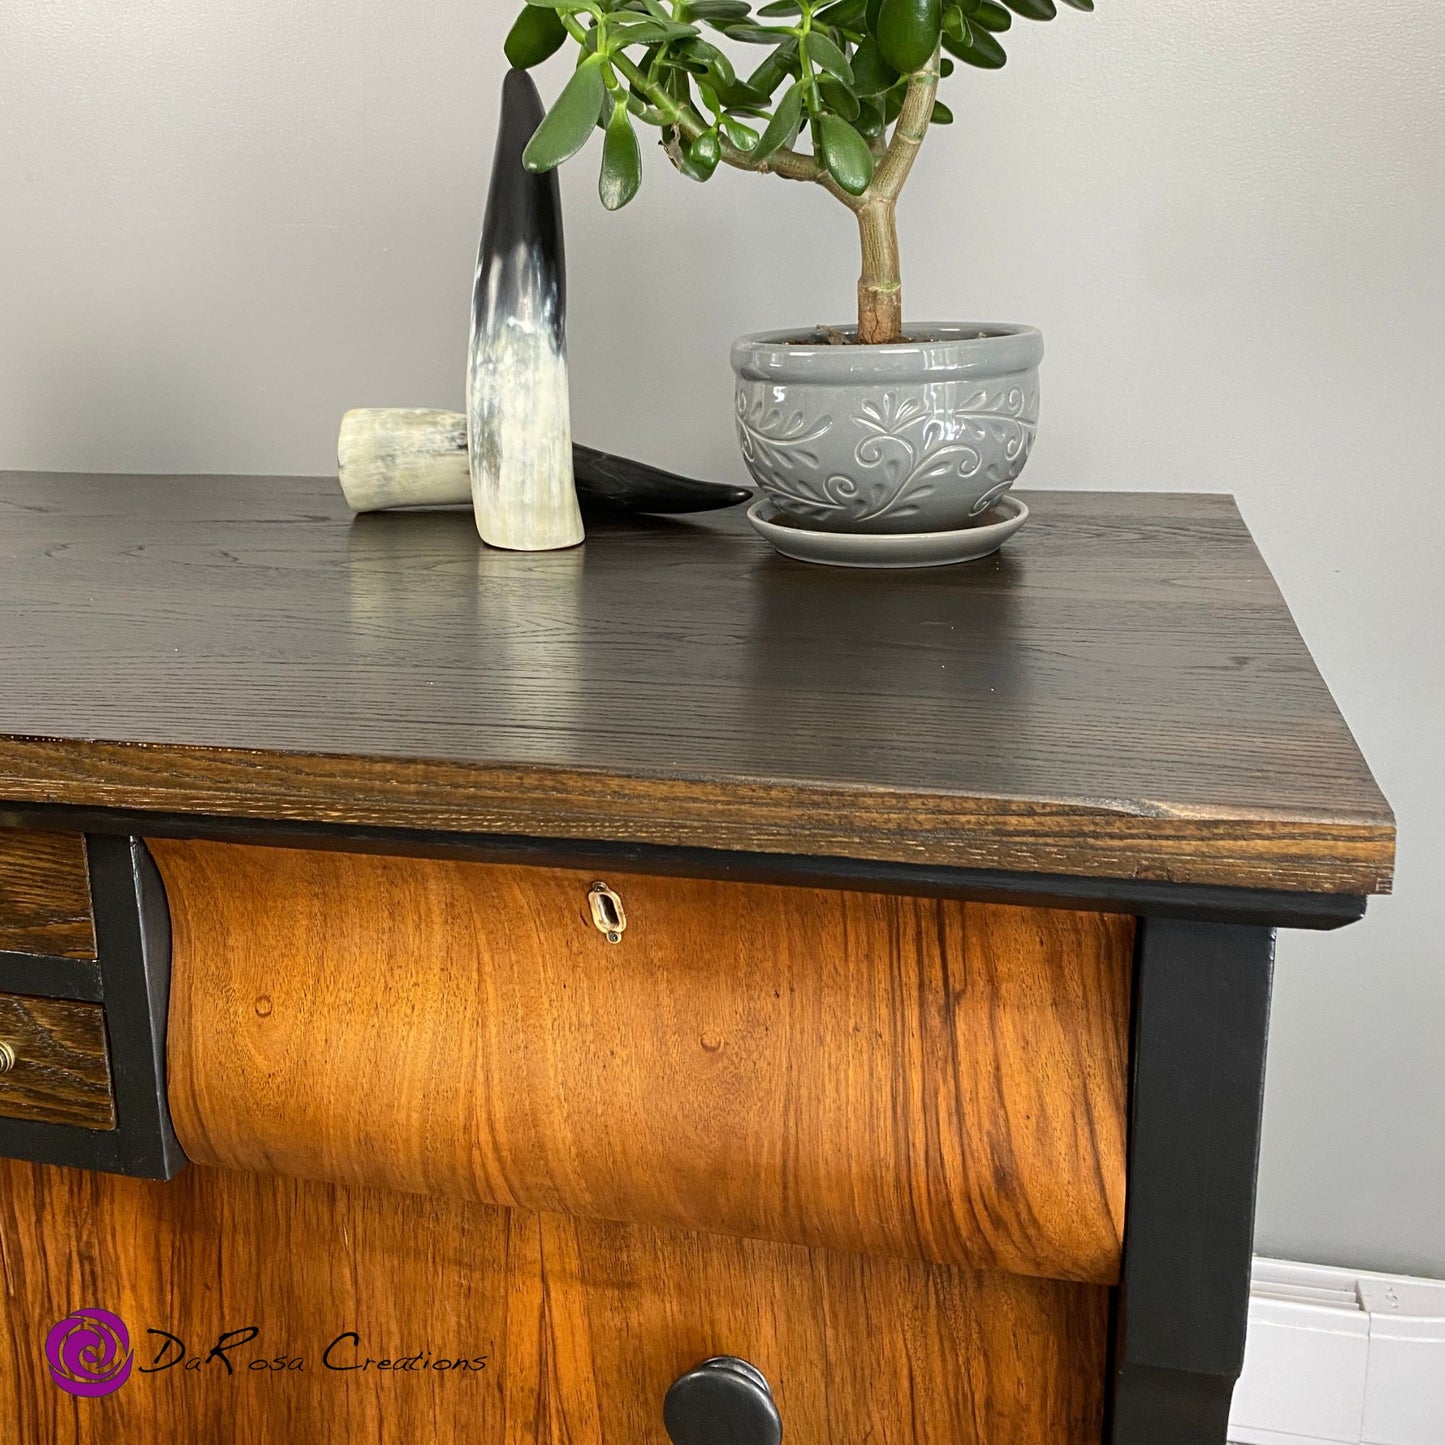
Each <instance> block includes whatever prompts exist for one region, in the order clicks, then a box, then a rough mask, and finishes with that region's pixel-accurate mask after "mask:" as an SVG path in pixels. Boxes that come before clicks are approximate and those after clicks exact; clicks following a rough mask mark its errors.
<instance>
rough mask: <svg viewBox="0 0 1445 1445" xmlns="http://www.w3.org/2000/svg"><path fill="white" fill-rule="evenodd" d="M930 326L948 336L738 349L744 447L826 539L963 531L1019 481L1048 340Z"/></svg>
mask: <svg viewBox="0 0 1445 1445" xmlns="http://www.w3.org/2000/svg"><path fill="white" fill-rule="evenodd" d="M920 330H921V331H924V332H926V333H927V334H928V335H930V336H938V337H941V339H939V340H937V341H928V342H921V343H917V344H913V345H908V346H894V347H821V346H806V345H805V346H787V345H786V344H785V343H784V342H782V341H780V340H779V339H776V338H771V337H750V338H744V339H743V340H742V341H740V342H739V343H738V344H737V346H736V347H735V348H734V353H733V362H734V367H735V369H736V370H737V373H738V390H737V426H738V440H739V443H740V445H741V447H742V452H743V457H744V460H745V461H746V462H747V465H748V470H749V471H750V472H751V473H752V475H753V478H754V479H755V480H756V482H757V483H758V485H759V486H760V487H761V488H762V489H763V491H764V492H765V493H766V494H767V495H768V497H769V498H770V499H771V500H772V501H773V503H774V505H775V506H776V507H777V508H778V510H779V511H780V512H782V513H784V514H785V515H786V516H788V517H791V518H792V519H793V520H794V521H796V522H799V523H801V524H802V525H804V526H807V527H812V528H814V529H818V530H824V531H853V532H920V531H942V530H951V529H954V528H958V527H963V526H967V525H968V524H969V522H970V521H971V520H973V519H975V518H977V517H980V516H982V515H983V514H984V513H985V512H987V511H988V510H989V508H990V507H992V506H993V505H994V503H995V502H996V501H997V500H998V499H999V497H1001V496H1002V495H1003V494H1004V493H1005V492H1007V491H1008V490H1009V488H1010V487H1011V486H1012V485H1013V484H1014V482H1015V481H1016V480H1017V479H1018V477H1019V475H1020V473H1021V472H1022V471H1023V469H1024V466H1025V465H1026V463H1027V462H1028V459H1029V453H1030V452H1031V450H1032V448H1033V443H1034V437H1035V435H1036V433H1037V429H1038V419H1039V379H1038V364H1039V361H1040V360H1041V358H1042V355H1043V342H1042V337H1040V336H1039V334H1038V333H1037V332H1036V331H1032V330H1031V329H1029V328H1017V327H1013V328H1006V327H996V326H995V327H986V326H975V327H941V326H936V325H935V326H926V327H920ZM980 333H983V334H982V335H981V334H980Z"/></svg>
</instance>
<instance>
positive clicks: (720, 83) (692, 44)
mask: <svg viewBox="0 0 1445 1445" xmlns="http://www.w3.org/2000/svg"><path fill="white" fill-rule="evenodd" d="M673 53H674V54H675V55H677V56H679V57H680V58H681V60H682V62H683V63H684V64H685V65H686V66H687V68H688V69H689V70H691V71H693V72H694V73H695V74H699V75H706V76H707V77H708V79H710V80H711V81H712V83H713V85H714V87H715V88H717V89H719V90H726V89H727V88H728V86H730V85H736V84H737V80H738V77H737V72H736V71H735V70H734V69H733V63H732V61H731V60H729V59H728V58H727V56H726V55H725V54H724V53H723V52H722V51H721V50H719V49H718V48H717V46H716V45H710V44H709V43H708V42H707V41H706V40H688V41H685V42H684V43H683V44H681V45H678V46H675V47H674V48H673Z"/></svg>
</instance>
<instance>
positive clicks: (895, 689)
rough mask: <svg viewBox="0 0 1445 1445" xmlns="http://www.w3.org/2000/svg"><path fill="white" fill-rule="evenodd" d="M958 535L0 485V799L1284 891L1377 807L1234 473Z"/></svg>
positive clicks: (1339, 883)
mask: <svg viewBox="0 0 1445 1445" xmlns="http://www.w3.org/2000/svg"><path fill="white" fill-rule="evenodd" d="M1028 496H1029V502H1030V506H1031V507H1032V509H1033V512H1034V520H1033V521H1032V522H1031V523H1030V525H1029V526H1028V527H1027V528H1025V529H1024V531H1023V532H1022V533H1020V535H1019V536H1018V537H1017V538H1016V539H1015V540H1014V541H1012V542H1011V543H1010V544H1009V546H1008V548H1007V549H1006V550H1005V551H1004V553H1003V554H1002V555H1000V556H998V557H996V558H993V559H990V560H988V561H986V562H981V563H978V564H976V565H970V566H967V567H959V568H944V569H938V570H935V571H924V572H913V573H886V574H874V573H868V572H850V571H842V570H835V569H828V568H810V567H808V566H806V565H804V564H801V563H795V562H789V561H786V560H784V559H782V558H779V557H776V556H774V555H773V554H772V553H771V552H770V551H769V550H768V548H767V547H766V545H765V544H764V543H763V542H762V541H761V540H760V539H759V538H757V537H755V536H753V534H752V533H751V532H750V531H749V530H748V529H747V525H746V522H745V520H744V519H742V518H741V517H740V516H736V515H724V516H721V517H718V518H713V519H704V520H700V521H693V522H688V523H679V522H654V523H645V524H640V525H635V526H628V525H621V524H619V525H612V526H607V525H602V526H599V527H598V528H596V529H595V530H594V531H593V533H592V535H591V537H590V539H589V541H588V543H587V545H586V546H585V547H584V548H581V549H578V550H576V551H574V552H570V553H566V554H556V555H549V556H535V555H534V556H527V555H521V554H515V553H501V552H495V551H488V550H484V549H482V548H481V547H480V546H479V545H478V543H477V539H476V537H475V535H474V532H475V529H474V528H473V527H472V526H471V523H470V519H469V518H468V517H467V516H466V515H464V514H460V513H458V514H448V513H438V514H429V515H420V516H377V517H362V518H359V519H356V520H354V521H352V520H349V513H348V509H347V508H346V505H345V502H344V500H343V499H342V497H341V495H340V492H339V489H338V488H337V486H336V484H335V482H334V481H329V480H304V479H295V478H289V479H288V478H279V479H278V478H224V477H222V478H217V477H208V478H207V477H201V478H134V477H132V478H122V477H80V476H71V475H42V474H23V473H14V474H9V475H7V476H5V477H4V478H0V518H3V526H0V675H4V676H5V677H6V679H7V685H6V687H5V688H4V690H3V692H0V800H10V801H12V802H17V803H66V804H73V805H77V806H82V807H87V808H115V809H149V810H155V811H162V812H171V813H178V814H192V815H221V816H225V817H240V818H251V819H259V820H276V819H292V820H302V821H319V822H325V823H337V824H355V825H368V826H379V827H394V828H401V829H439V830H443V831H446V832H451V833H461V832H478V833H512V834H518V835H525V836H532V837H552V838H567V839H584V840H594V841H618V842H624V843H627V842H646V843H653V844H663V845H673V846H681V847H707V848H717V849H722V850H744V851H759V852H772V853H787V854H803V855H807V856H817V857H835V858H843V859H861V860H887V861H898V862H905V863H906V862H918V863H920V864H931V865H955V866H960V867H974V868H1001V869H1010V870H1017V871H1024V872H1044V873H1059V874H1073V875H1076V876H1091V877H1111V878H1143V879H1159V880H1165V881H1174V882H1183V883H1206V884H1224V885H1239V886H1248V887H1262V888H1274V889H1280V890H1295V891H1304V892H1338V893H1354V894H1360V893H1369V892H1376V891H1384V890H1387V889H1388V887H1389V883H1390V877H1391V869H1392V862H1393V856H1394V822H1393V818H1392V816H1391V814H1390V810H1389V808H1388V806H1387V805H1386V803H1385V801H1384V799H1383V798H1382V797H1381V795H1380V793H1379V790H1378V788H1377V787H1376V786H1375V783H1374V781H1373V779H1372V778H1371V776H1370V773H1369V770H1368V768H1367V767H1366V765H1365V763H1364V761H1363V760H1362V758H1361V757H1360V754H1359V751H1358V749H1357V747H1356V746H1355V743H1354V741H1353V739H1352V738H1351V736H1350V734H1349V731H1348V729H1347V727H1346V726H1345V724H1344V722H1343V720H1342V719H1341V718H1340V715H1339V713H1338V711H1337V710H1336V708H1335V706H1334V704H1333V702H1332V701H1331V699H1330V696H1329V693H1328V691H1327V690H1326V688H1325V686H1324V683H1323V682H1322V681H1321V679H1320V677H1319V674H1318V673H1317V671H1316V670H1315V668H1314V665H1313V663H1312V662H1311V660H1310V656H1309V653H1308V652H1307V651H1306V649H1305V646H1304V644H1303V643H1302V641H1301V640H1300V637H1299V634H1298V632H1297V631H1296V629H1295V627H1294V624H1293V622H1292V620H1291V618H1290V615H1289V611H1288V609H1287V608H1286V606H1285V604H1284V602H1283V600H1282V599H1281V597H1280V595H1279V592H1278V589H1277V588H1276V586H1275V584H1274V581H1273V579H1272V578H1271V577H1270V575H1269V572H1268V570H1267V568H1266V567H1265V565H1264V563H1263V561H1262V560H1261V559H1260V556H1259V553H1258V552H1257V550H1256V549H1255V546H1254V544H1253V542H1252V541H1251V539H1250V536H1249V533H1248V531H1247V530H1246V529H1245V527H1244V525H1243V523H1242V522H1241V520H1240V517H1239V514H1238V512H1237V511H1236V509H1235V507H1234V505H1233V503H1232V502H1231V501H1230V500H1229V499H1228V498H1225V497H1201V496H1187V495H1153V494H1100V493H1049V492H1035V493H1030V494H1028Z"/></svg>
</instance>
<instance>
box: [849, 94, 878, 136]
mask: <svg viewBox="0 0 1445 1445" xmlns="http://www.w3.org/2000/svg"><path fill="white" fill-rule="evenodd" d="M853 126H854V128H855V129H856V130H858V131H859V132H860V133H861V134H862V135H863V137H864V138H865V139H866V140H870V141H874V140H879V139H881V138H882V135H883V103H882V101H879V100H865V101H863V102H862V103H861V104H860V105H859V107H858V119H857V120H855V121H854V122H853Z"/></svg>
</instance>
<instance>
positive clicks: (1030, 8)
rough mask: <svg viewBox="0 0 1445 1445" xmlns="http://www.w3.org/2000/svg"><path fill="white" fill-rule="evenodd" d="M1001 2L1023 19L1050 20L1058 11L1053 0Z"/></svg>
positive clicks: (1011, 0)
mask: <svg viewBox="0 0 1445 1445" xmlns="http://www.w3.org/2000/svg"><path fill="white" fill-rule="evenodd" d="M1003 3H1004V4H1005V5H1007V6H1008V8H1009V9H1010V10H1012V11H1013V13H1014V14H1015V15H1022V16H1023V18H1024V19H1025V20H1052V19H1053V18H1054V16H1055V15H1057V14H1058V13H1059V12H1058V10H1057V9H1056V8H1055V7H1054V0H1003Z"/></svg>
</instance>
